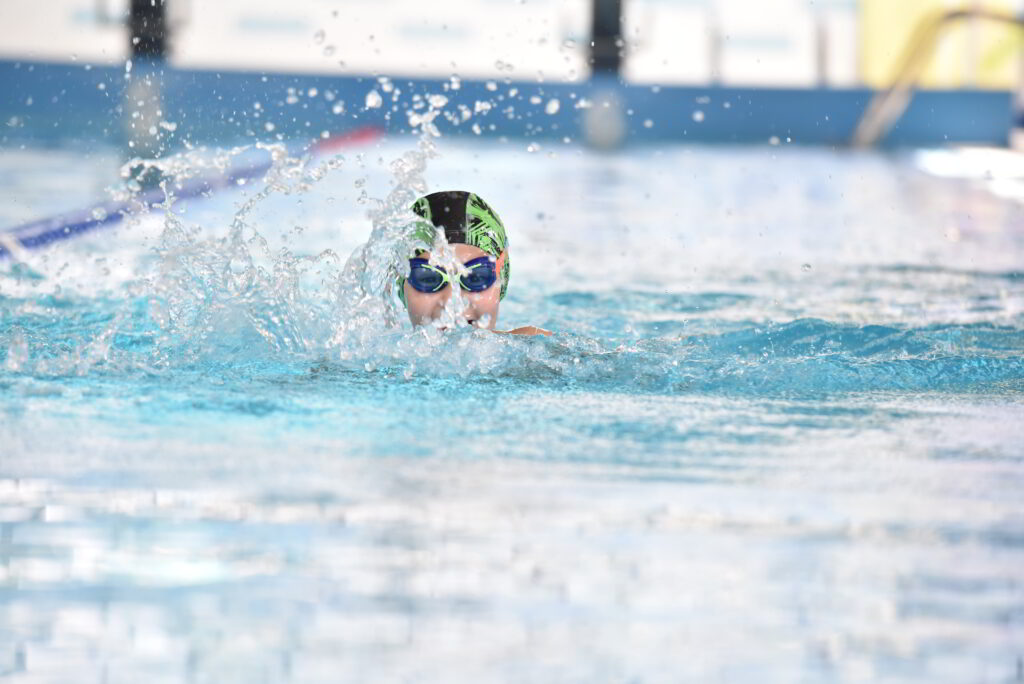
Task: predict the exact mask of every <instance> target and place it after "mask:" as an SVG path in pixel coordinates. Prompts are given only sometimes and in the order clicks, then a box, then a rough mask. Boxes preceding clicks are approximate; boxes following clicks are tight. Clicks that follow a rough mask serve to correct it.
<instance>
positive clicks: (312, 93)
mask: <svg viewBox="0 0 1024 684" xmlns="http://www.w3.org/2000/svg"><path fill="white" fill-rule="evenodd" d="M319 92H320V91H319V90H317V89H316V88H310V89H309V90H307V91H306V94H307V95H309V96H310V97H316V95H317V93H319Z"/></svg>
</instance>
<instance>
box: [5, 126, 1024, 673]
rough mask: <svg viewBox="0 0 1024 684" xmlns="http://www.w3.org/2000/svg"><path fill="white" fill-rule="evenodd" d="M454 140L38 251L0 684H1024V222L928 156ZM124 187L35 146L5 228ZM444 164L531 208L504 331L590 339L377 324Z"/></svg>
mask: <svg viewBox="0 0 1024 684" xmlns="http://www.w3.org/2000/svg"><path fill="white" fill-rule="evenodd" d="M415 145H416V143H415V141H414V140H412V139H392V140H383V141H380V142H378V143H376V144H373V145H370V146H366V147H362V148H354V149H352V150H348V151H346V152H345V153H344V155H343V157H339V158H336V159H335V161H334V162H332V163H331V164H330V165H329V166H327V165H326V164H327V161H328V160H326V159H315V160H312V161H311V162H309V163H308V164H307V165H305V166H303V165H293V164H283V165H281V166H280V167H278V169H277V171H276V172H275V174H276V175H275V176H274V177H273V178H274V180H273V183H271V185H272V186H273V188H274V189H273V191H271V192H268V193H266V196H265V197H262V196H261V197H259V198H257V195H258V194H259V193H260V192H261V191H262V190H263V189H264V187H265V184H264V183H255V184H246V185H241V186H239V187H238V188H236V189H235V190H232V191H230V192H226V193H221V194H217V195H214V196H212V197H209V198H205V199H202V200H200V201H197V202H192V203H181V204H180V205H176V206H175V209H174V212H175V214H174V220H173V221H168V220H167V219H166V217H163V216H161V215H160V214H156V215H150V216H148V217H141V218H139V219H138V220H137V221H134V222H133V223H132V225H128V226H124V227H121V228H118V229H115V230H109V231H97V232H95V233H93V234H91V235H88V236H84V237H82V238H81V239H78V240H75V241H69V242H66V243H63V244H59V245H55V246H53V247H51V248H49V249H48V250H44V251H41V252H38V253H34V254H32V255H31V257H30V259H29V263H28V266H29V268H24V267H17V268H14V267H12V266H11V264H10V263H4V264H3V265H2V266H0V268H2V271H3V276H2V279H0V355H2V356H0V363H2V364H3V367H4V370H3V371H0V373H2V374H0V416H2V419H0V444H2V445H3V447H2V452H0V673H3V674H5V675H6V676H7V677H9V678H10V679H11V680H12V681H18V682H50V681H67V680H70V679H74V680H76V681H90V680H101V681H108V682H120V681H124V682H129V681H152V682H160V681H175V682H176V681H218V682H226V681H238V682H252V681H301V682H316V681H339V680H358V681H365V680H373V681H396V680H397V681H480V680H487V681H493V680H502V681H588V682H589V681H644V682H648V681H666V682H669V681H671V682H675V681H684V680H693V681H758V682H762V681H775V682H793V681H929V682H932V681H949V682H962V681H1000V682H1003V681H1015V679H1014V678H1015V677H1016V678H1018V679H1019V678H1020V677H1021V671H1022V669H1024V664H1022V662H1021V658H1022V656H1024V647H1022V643H1024V626H1022V621H1024V584H1022V582H1024V577H1022V571H1021V568H1024V499H1022V497H1021V492H1022V491H1024V490H1022V485H1024V449H1022V447H1021V444H1024V420H1022V418H1024V401H1022V400H1024V359H1022V354H1021V352H1022V350H1024V278H1022V272H1021V264H1022V263H1024V208H1022V206H1021V205H1020V204H1019V203H1015V202H1013V201H1011V200H1005V199H998V198H996V197H995V196H993V195H992V194H990V193H988V192H986V191H985V190H983V189H981V188H979V187H977V186H975V185H972V184H970V183H967V182H963V181H957V180H951V179H942V178H936V177H933V176H929V175H927V174H925V173H923V172H921V171H920V170H918V169H917V168H915V165H914V163H913V161H914V160H913V156H912V155H909V154H908V155H905V156H896V157H892V156H879V155H874V154H867V153H840V152H833V151H827V150H813V149H806V148H795V147H788V146H779V147H767V146H766V147H763V148H747V147H736V148H728V147H707V148H702V147H683V146H679V147H671V146H665V147H659V148H656V149H655V148H634V149H632V150H630V151H628V152H624V153H621V154H614V155H612V154H598V153H592V152H588V151H585V150H582V149H579V148H576V147H574V146H571V145H565V146H561V145H551V144H545V145H544V146H543V147H541V146H538V145H536V144H532V145H531V146H530V147H529V149H527V148H526V146H525V144H519V143H504V144H503V143H500V142H497V141H492V142H485V143H481V144H475V145H467V144H465V143H459V142H453V141H447V140H441V141H439V142H438V154H437V156H436V157H434V158H430V159H422V158H421V157H419V156H417V155H416V154H414V153H411V152H410V151H411V150H414V149H415ZM402 155H406V157H405V160H406V161H405V162H401V163H399V165H398V166H397V167H393V166H391V164H392V160H395V159H398V158H400V157H401V156H402ZM29 158H30V159H31V163H32V164H33V165H34V167H33V168H38V169H39V172H38V173H37V174H35V175H34V176H33V177H32V178H33V179H32V180H31V181H29V180H28V179H26V178H25V177H24V175H23V174H22V173H20V171H19V170H20V169H24V168H25V167H26V164H27V163H28V162H27V161H26V159H29ZM69 162H72V163H69ZM189 163H190V164H192V165H195V166H201V165H202V162H199V161H196V160H192V161H191V162H189ZM420 163H425V164H426V169H425V171H424V172H423V173H424V174H425V176H424V177H423V178H420V170H419V168H418V166H417V165H418V164H420ZM117 165H118V161H117V158H116V155H114V154H113V153H102V152H101V153H94V154H92V155H91V157H90V158H89V159H87V160H86V159H83V158H82V156H81V155H79V154H77V153H75V152H69V151H64V152H61V151H41V152H32V151H23V152H19V153H17V154H15V153H13V152H12V153H4V154H3V155H0V169H2V172H3V174H4V175H5V176H6V177H7V178H8V179H10V180H11V183H10V184H8V186H7V189H6V190H5V191H4V192H5V193H11V194H10V195H8V197H9V198H10V197H15V198H18V199H19V203H14V202H13V201H11V202H6V203H4V204H5V207H4V209H3V210H2V211H4V212H7V213H6V214H5V215H4V216H3V218H4V221H3V224H4V225H7V224H10V223H12V222H14V221H16V220H22V219H24V218H27V217H30V216H32V215H38V212H39V210H40V209H43V208H47V207H49V208H50V209H62V208H71V207H73V206H77V205H78V204H80V201H79V200H80V199H81V198H83V197H87V196H91V194H92V193H93V192H94V191H95V188H96V186H97V184H99V185H103V184H104V182H106V181H102V180H101V181H97V178H102V179H105V178H106V176H104V175H97V172H96V171H95V169H96V168H100V169H103V170H104V172H108V171H109V170H110V169H113V168H116V167H117ZM69 168H70V169H72V170H71V171H69ZM421 182H425V183H426V184H428V185H429V187H430V188H431V189H441V188H462V187H465V188H471V189H473V190H475V191H477V192H478V193H480V194H481V195H482V196H484V197H486V198H487V199H488V200H489V201H490V202H491V203H492V204H493V205H494V206H495V207H496V208H497V209H498V211H499V212H500V213H501V215H502V217H503V219H504V220H505V222H506V224H507V225H508V226H510V241H511V254H512V268H513V272H512V281H511V285H510V291H509V292H510V294H509V297H508V298H507V299H506V301H505V302H504V304H503V306H502V312H501V324H502V326H508V327H512V326H514V325H527V324H535V325H540V326H543V327H547V328H550V329H553V330H555V331H557V332H558V335H556V336H555V337H553V338H550V339H508V338H504V337H499V336H493V335H489V334H487V333H484V332H472V331H467V330H457V331H454V332H452V333H450V334H448V335H440V334H437V333H433V334H429V335H428V334H423V333H413V332H412V331H411V330H409V329H408V328H407V327H400V328H397V329H390V328H386V326H385V324H384V320H383V316H384V315H385V314H386V313H387V311H386V307H383V305H382V304H380V303H379V302H369V304H366V303H365V302H364V304H360V306H363V305H365V306H366V307H367V308H365V309H361V310H360V311H363V312H364V313H365V316H362V317H360V316H351V315H348V314H346V309H345V307H346V306H355V305H356V303H357V302H356V300H355V299H353V297H352V292H353V289H352V288H353V287H354V286H355V285H356V284H359V283H362V284H364V285H366V284H367V283H369V286H372V284H373V283H372V282H371V281H373V280H374V277H378V279H379V275H380V274H379V273H377V272H375V271H373V269H372V268H371V269H370V271H369V272H364V271H361V270H359V269H358V268H357V267H358V263H355V262H350V266H349V269H348V270H346V259H347V257H348V255H349V254H350V253H351V252H352V250H353V249H355V248H356V247H357V246H358V245H359V244H360V243H361V242H363V241H365V240H366V238H367V235H368V234H369V233H370V227H371V226H370V221H369V220H367V218H366V216H365V214H366V212H367V210H368V209H373V208H374V207H375V205H374V203H373V201H372V199H370V198H384V197H387V196H389V193H392V194H391V197H393V198H396V197H397V198H401V197H403V196H404V195H403V194H402V193H403V192H413V191H414V190H415V189H416V186H417V184H418V183H421ZM47 188H58V190H57V191H56V192H53V191H50V190H47ZM395 193H397V194H395ZM249 200H252V202H251V203H250V204H249V205H248V206H247V207H245V208H242V207H243V205H244V204H245V203H246V202H248V201H249ZM57 203H64V205H66V206H55V205H56V204H57ZM26 207H27V208H26ZM18 212H20V213H18ZM168 226H169V227H168ZM324 250H330V251H328V252H324ZM383 253H385V252H374V257H376V256H379V255H380V254H383ZM356 261H358V260H356ZM370 262H371V266H372V265H373V258H371V259H370ZM352 269H355V270H352ZM353 277H355V278H356V280H359V279H360V278H362V279H363V280H359V283H356V281H355V280H352V278H353ZM378 314H379V316H378Z"/></svg>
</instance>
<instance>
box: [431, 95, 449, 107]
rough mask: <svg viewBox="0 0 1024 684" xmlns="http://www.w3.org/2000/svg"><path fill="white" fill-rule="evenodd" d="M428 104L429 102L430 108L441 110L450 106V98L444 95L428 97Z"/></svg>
mask: <svg viewBox="0 0 1024 684" xmlns="http://www.w3.org/2000/svg"><path fill="white" fill-rule="evenodd" d="M427 102H429V103H430V106H431V107H433V108H434V109H441V108H442V107H444V106H445V105H446V104H448V98H447V97H445V96H444V95H428V96H427Z"/></svg>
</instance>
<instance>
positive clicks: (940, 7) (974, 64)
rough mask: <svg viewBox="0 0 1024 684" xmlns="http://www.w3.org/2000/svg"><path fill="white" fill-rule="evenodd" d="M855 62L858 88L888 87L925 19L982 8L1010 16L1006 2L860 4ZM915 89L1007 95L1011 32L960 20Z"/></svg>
mask: <svg viewBox="0 0 1024 684" xmlns="http://www.w3.org/2000/svg"><path fill="white" fill-rule="evenodd" d="M860 7H861V24H860V25H861V32H860V44H861V51H860V61H861V74H862V77H863V79H864V82H865V83H866V84H867V85H869V86H872V87H876V88H879V87H885V86H888V85H890V84H891V83H892V79H893V77H894V76H895V74H896V70H897V68H898V66H899V65H900V64H901V63H902V60H903V55H904V50H905V49H906V45H907V41H908V40H909V39H910V36H911V35H912V34H913V32H914V29H915V28H916V27H917V26H918V24H919V23H920V22H921V21H922V20H923V19H925V18H927V17H930V16H935V15H938V14H941V13H942V12H944V11H948V10H952V9H963V8H968V7H983V8H984V9H988V10H995V11H1000V12H1005V13H1010V12H1011V10H1012V6H1011V2H1010V1H1009V0H977V1H975V0H966V1H965V0H861V2H860ZM942 35H943V37H942V38H941V39H940V40H939V42H938V45H937V48H936V50H935V53H934V56H933V58H932V60H931V63H930V64H929V65H928V68H927V69H926V70H925V72H924V74H923V77H922V79H921V83H920V85H921V86H922V87H925V88H957V87H971V86H977V87H980V88H996V89H1010V88H1013V87H1014V84H1015V83H1016V60H1015V59H1013V58H1012V55H1014V54H1015V50H1014V49H1013V46H1014V45H1017V41H1019V38H1018V37H1017V36H1016V35H1015V33H1014V32H1013V29H1011V28H1009V27H1007V26H1004V25H1001V24H996V23H993V22H990V21H982V20H965V21H962V22H959V23H957V24H955V25H952V26H950V27H949V28H948V29H946V31H945V32H944V33H943V34H942Z"/></svg>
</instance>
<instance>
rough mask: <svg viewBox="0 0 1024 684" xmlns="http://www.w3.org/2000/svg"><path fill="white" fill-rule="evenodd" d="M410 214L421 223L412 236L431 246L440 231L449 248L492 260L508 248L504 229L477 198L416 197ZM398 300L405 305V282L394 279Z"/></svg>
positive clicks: (504, 285) (504, 284)
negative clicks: (475, 251)
mask: <svg viewBox="0 0 1024 684" xmlns="http://www.w3.org/2000/svg"><path fill="white" fill-rule="evenodd" d="M412 211H413V213H414V214H416V215H417V216H420V217H421V218H423V219H424V221H420V222H418V223H417V224H416V227H415V229H414V230H413V236H414V237H416V238H417V239H418V240H421V241H422V242H424V243H426V244H428V245H432V244H434V239H435V237H436V231H437V229H438V228H441V229H443V230H444V236H445V239H447V240H448V242H449V244H454V243H463V244H467V245H473V246H474V247H479V248H480V249H482V250H483V251H484V252H486V253H488V254H490V255H491V256H493V257H494V258H498V257H499V256H501V253H502V252H504V251H505V249H506V248H507V247H508V237H507V236H506V235H505V226H504V224H502V222H501V219H500V218H498V214H497V213H495V211H494V210H493V209H491V207H490V205H489V204H487V202H485V201H484V200H483V198H481V197H480V196H478V195H474V194H473V193H471V192H465V191H463V190H445V191H443V192H433V193H431V194H429V195H426V196H424V197H420V198H419V199H418V200H416V201H415V202H414V203H413V205H412ZM508 266H509V257H508V255H507V254H506V255H505V265H504V266H503V267H502V269H501V276H500V277H501V295H500V299H504V298H505V291H506V290H508V274H509V267H508ZM398 297H399V298H400V299H401V300H402V303H403V304H405V278H403V277H401V276H399V278H398Z"/></svg>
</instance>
